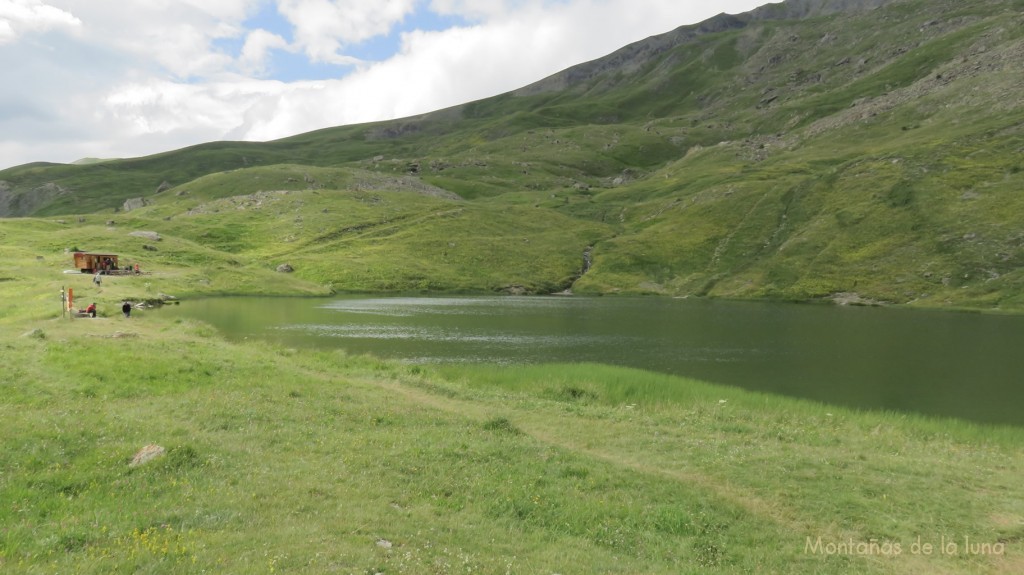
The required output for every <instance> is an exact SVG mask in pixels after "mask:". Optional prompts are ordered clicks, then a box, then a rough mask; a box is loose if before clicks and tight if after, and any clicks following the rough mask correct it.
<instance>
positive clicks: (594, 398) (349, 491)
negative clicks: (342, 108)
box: [0, 191, 1024, 574]
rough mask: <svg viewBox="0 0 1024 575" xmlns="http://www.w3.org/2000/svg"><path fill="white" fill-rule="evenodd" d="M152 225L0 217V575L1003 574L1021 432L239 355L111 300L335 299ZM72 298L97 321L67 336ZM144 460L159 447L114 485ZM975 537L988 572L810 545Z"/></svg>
mask: <svg viewBox="0 0 1024 575" xmlns="http://www.w3.org/2000/svg"><path fill="white" fill-rule="evenodd" d="M320 193H321V194H323V193H324V192H323V191H320ZM380 194H381V197H382V198H385V199H388V200H389V201H393V202H395V203H399V204H400V205H401V206H404V207H405V208H409V209H411V207H412V205H414V203H410V204H404V203H401V202H399V199H398V198H399V197H400V196H394V197H393V196H391V195H389V194H388V193H386V192H380ZM316 197H317V196H316V194H314V193H313V191H307V192H301V193H298V192H297V193H296V194H294V195H293V194H289V195H288V196H286V198H287V200H286V201H292V200H296V201H298V200H301V201H305V202H309V203H314V204H315V202H314V199H315V198H316ZM416 197H417V198H419V197H418V196H416ZM211 201H213V202H217V201H219V200H211ZM417 201H423V202H427V203H428V204H430V205H432V204H431V202H436V201H439V200H437V199H436V198H435V199H429V198H428V199H423V198H419V199H418V200H417ZM274 206H276V204H271V205H270V207H269V208H268V209H271V210H273V209H275V208H274ZM372 206H376V207H373V209H378V208H380V204H379V203H378V204H373V205H372ZM500 206H502V203H501V202H497V201H496V202H494V204H493V209H498V208H499V207H500ZM146 209H147V210H153V211H154V212H156V213H157V214H162V213H164V212H160V210H162V209H163V208H162V207H161V206H158V205H154V206H152V207H150V208H146ZM303 209H304V208H303ZM354 209H355V205H353V210H354ZM368 209H369V208H368ZM381 209H382V208H381ZM431 209H435V208H434V207H431ZM478 209H479V208H478ZM274 213H276V212H274ZM303 213H304V214H306V212H303ZM314 213H316V209H315V207H314V208H313V209H311V210H310V211H309V214H308V217H310V218H311V217H313V215H312V214H314ZM481 213H486V212H481ZM145 214H146V211H145V210H141V211H140V212H139V213H138V214H136V215H131V214H128V215H126V216H123V217H119V218H118V220H119V223H117V224H116V225H115V226H114V230H108V229H107V226H105V225H102V224H101V225H97V224H96V223H92V222H90V221H89V220H90V219H92V218H87V221H86V222H85V223H82V224H79V223H78V222H77V220H74V221H72V222H70V223H65V224H56V223H53V222H49V221H43V220H32V219H22V220H4V221H2V222H0V235H2V236H3V239H4V241H3V242H0V298H3V300H4V301H7V302H12V305H7V306H4V307H3V308H0V353H2V354H3V358H4V376H3V378H0V418H2V420H3V421H4V441H3V443H2V446H0V470H2V472H0V501H2V502H3V504H2V505H0V570H2V571H3V572H5V573H53V572H71V573H104V574H106V573H137V572H142V573H196V572H210V573H238V572H246V573H249V572H256V573H260V572H262V573H277V572H291V573H324V572H341V573H377V572H383V573H425V572H426V573H455V572H460V573H505V572H514V573H555V572H557V573H638V572H643V573H666V574H668V573H672V574H675V573H705V572H709V571H710V572H723V573H746V572H750V573H763V572H774V573H821V572H828V573H905V572H957V573H1007V574H1009V573H1015V572H1017V571H1019V567H1020V565H1021V560H1022V558H1021V557H1022V556H1021V547H1020V542H1021V540H1022V537H1024V507H1022V504H1021V502H1022V501H1024V497H1022V495H1024V494H1022V493H1021V487H1020V482H1019V481H1018V479H1019V477H1020V475H1021V472H1022V471H1024V469H1022V468H1021V466H1022V462H1024V457H1021V456H1022V455H1024V453H1022V451H1024V435H1022V432H1021V430H1020V429H1017V428H1006V427H992V426H983V425H974V424H968V423H965V422H960V421H954V420H938V419H929V418H923V417H917V416H909V415H903V414H894V413H861V412H856V411H851V410H848V409H843V408H838V407H834V406H828V405H822V404H817V403H812V402H806V401H798V400H793V399H785V398H780V397H773V396H767V395H761V394H754V393H748V392H744V391H740V390H736V389H732V388H726V387H720V386H714V385H709V384H705V383H700V382H696V381H692V380H687V379H682V378H676V377H670V376H665V375H658V374H653V373H648V372H644V371H639V370H629V369H623V368H612V367H607V366H599V365H548V366H531V367H507V366H504V367H487V366H458V367H436V368H431V367H424V366H409V365H402V364H398V363H390V362H386V361H381V360H378V359H375V358H370V357H351V356H346V355H345V354H343V353H340V352H324V351H312V350H296V349H290V348H285V347H280V346H276V345H271V344H266V343H261V342H257V341H251V342H245V343H230V342H228V341H225V340H224V339H222V338H221V337H220V336H219V335H218V334H217V332H216V331H215V330H214V329H213V328H211V327H210V326H208V325H204V324H202V323H198V322H193V321H184V320H181V321H179V320H171V319H168V318H166V317H165V316H162V315H161V314H160V312H159V311H154V310H141V311H137V312H135V313H134V314H133V317H132V318H131V319H124V318H122V317H121V316H120V313H119V311H118V310H119V304H120V302H121V301H122V300H123V299H126V298H127V299H145V298H149V297H152V298H156V297H158V294H159V293H167V294H172V295H177V296H178V297H196V296H199V295H202V294H207V293H238V294H249V293H251V294H261V293H276V294H282V295H283V294H292V295H300V294H311V293H312V294H322V293H325V292H324V288H323V286H321V285H319V284H318V283H316V282H310V281H307V280H304V279H302V278H300V277H298V272H296V273H295V274H277V273H274V272H272V271H268V270H267V267H268V266H267V265H266V262H265V261H264V260H265V259H266V258H267V254H268V253H271V252H270V251H266V250H270V249H272V247H273V246H272V245H271V244H262V243H260V244H257V245H255V246H253V247H251V248H245V249H241V250H240V251H238V252H237V253H232V254H224V253H222V252H220V251H217V250H212V249H209V248H204V247H202V246H201V245H200V244H199V243H197V241H193V240H192V239H189V238H187V237H178V236H176V235H174V234H170V233H169V232H168V231H167V230H162V231H161V233H168V235H167V236H165V238H164V239H163V240H162V241H160V242H155V243H156V244H157V246H158V250H159V251H156V252H150V251H144V250H141V248H138V250H139V251H137V252H135V251H133V250H134V249H136V248H134V247H133V246H135V245H136V243H135V242H136V240H137V239H135V238H131V237H130V236H128V235H127V233H126V232H127V231H128V229H136V228H137V227H141V228H147V227H150V224H156V223H158V222H163V221H164V220H162V217H164V216H162V215H154V218H153V219H152V220H147V219H146V218H145V217H144V216H145ZM237 214H238V217H240V218H243V219H245V218H252V217H253V214H251V213H248V212H246V211H237ZM129 216H130V217H129ZM136 217H138V218H140V219H139V220H135V219H134V218H136ZM196 217H200V216H196ZM305 217H307V216H305V215H304V218H305ZM177 218H178V216H175V217H173V218H172V219H171V220H170V222H169V224H170V223H173V222H174V221H175V220H176V219H177ZM259 221H260V220H259V218H255V219H254V220H253V221H252V223H253V225H255V224H256V223H258V222H259ZM285 221H286V222H289V223H288V225H291V222H292V218H291V217H289V218H288V219H287V220H285ZM228 222H230V219H228ZM129 224H132V225H129ZM135 224H138V226H136V225H135ZM143 224H145V225H143ZM169 224H168V225H169ZM264 225H268V226H270V225H271V224H270V223H265V224H264ZM524 225H525V222H524ZM446 228H447V229H453V230H454V229H455V227H453V226H452V225H451V224H450V223H449V224H448V225H447V226H446ZM168 229H170V228H168ZM188 229H192V228H187V227H182V228H181V230H180V231H181V233H182V234H183V235H184V234H185V232H186V231H187V230H188ZM194 229H195V233H198V234H201V233H203V231H202V230H203V228H202V226H197V227H195V228H194ZM267 229H272V228H267ZM256 237H259V235H257V236H256ZM76 239H77V240H82V241H81V243H83V244H84V243H85V242H84V240H88V242H89V244H90V245H93V244H94V243H96V242H100V241H106V242H108V243H107V244H105V245H109V246H111V247H113V248H115V250H116V251H119V252H121V253H125V254H127V255H130V256H133V257H134V256H136V255H138V256H139V257H141V258H144V259H143V269H144V270H149V271H151V272H152V274H151V275H143V276H137V277H127V278H119V277H110V278H107V280H106V281H105V282H104V284H103V288H102V290H96V289H95V288H94V287H93V286H92V285H91V283H90V277H89V276H87V275H83V274H63V273H61V272H62V270H63V269H65V268H66V267H68V265H69V263H70V256H69V255H67V254H65V253H64V252H63V248H64V247H65V246H66V245H67V244H69V243H71V242H74V241H76ZM232 258H234V259H235V260H237V261H236V262H235V263H232V262H231V261H230V260H231V259H232ZM192 261H202V262H205V264H204V265H203V266H202V267H196V266H195V265H194V264H191V263H189V262H192ZM62 286H66V287H72V288H74V290H75V292H76V294H78V296H77V298H78V301H79V302H82V301H86V300H88V301H93V300H95V301H97V302H98V303H99V306H100V317H99V318H97V319H95V320H92V319H74V320H72V319H68V318H61V317H60V312H59V309H60V308H59V293H60V290H61V287H62ZM149 444H157V445H160V446H162V447H164V448H165V449H166V453H165V455H164V456H163V457H161V458H158V459H156V460H154V461H152V462H150V463H148V464H145V465H142V466H138V467H132V466H130V465H129V463H130V461H131V459H132V457H133V455H134V454H135V453H136V452H137V451H139V450H140V449H141V448H142V447H143V446H146V445H149ZM964 536H968V537H970V538H971V539H972V540H974V541H977V542H983V543H987V544H990V545H995V544H1001V545H1002V546H1001V547H999V549H1002V550H1003V554H1001V555H967V554H962V555H960V556H957V557H953V556H949V555H940V554H935V555H931V556H925V555H914V554H911V553H909V552H904V553H903V554H901V555H900V556H899V557H877V556H858V555H852V556H851V555H822V554H820V553H815V552H813V549H812V550H810V551H809V549H808V545H809V543H808V541H809V540H810V541H811V545H812V546H813V545H816V542H817V538H818V537H821V538H822V542H823V543H822V544H823V545H828V544H830V543H831V544H833V545H836V544H839V543H843V542H847V541H850V540H851V539H852V540H853V541H856V542H865V543H870V542H871V541H872V540H875V541H879V542H883V543H890V544H895V543H900V544H901V545H902V546H903V548H904V549H908V548H909V545H910V544H911V543H912V542H914V541H915V540H916V538H917V537H921V538H922V541H924V542H931V543H933V544H938V542H939V541H941V538H942V537H947V538H951V537H956V538H958V539H961V540H962V537H964ZM808 538H810V539H808Z"/></svg>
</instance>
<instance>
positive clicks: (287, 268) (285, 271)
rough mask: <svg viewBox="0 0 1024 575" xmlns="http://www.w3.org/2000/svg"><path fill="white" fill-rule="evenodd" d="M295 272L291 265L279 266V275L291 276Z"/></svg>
mask: <svg viewBox="0 0 1024 575" xmlns="http://www.w3.org/2000/svg"><path fill="white" fill-rule="evenodd" d="M293 271H295V268H293V267H292V266H291V264H281V265H279V266H277V273H281V274H290V273H292V272H293Z"/></svg>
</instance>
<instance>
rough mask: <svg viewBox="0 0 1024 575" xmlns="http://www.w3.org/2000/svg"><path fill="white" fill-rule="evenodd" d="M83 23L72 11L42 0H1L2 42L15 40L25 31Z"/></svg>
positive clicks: (42, 30) (0, 27)
mask: <svg viewBox="0 0 1024 575" xmlns="http://www.w3.org/2000/svg"><path fill="white" fill-rule="evenodd" d="M81 24H82V22H81V20H79V19H78V18H76V17H75V16H74V15H73V14H71V13H70V12H67V11H65V10H61V9H60V8H55V7H53V6H51V5H49V4H46V3H44V2H41V1H40V0H0V44H4V43H8V42H13V41H15V40H16V39H17V38H18V37H19V36H20V35H21V34H24V33H32V32H45V31H47V30H51V29H54V28H75V27H77V26H80V25H81Z"/></svg>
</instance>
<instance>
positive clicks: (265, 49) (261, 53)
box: [239, 29, 291, 76]
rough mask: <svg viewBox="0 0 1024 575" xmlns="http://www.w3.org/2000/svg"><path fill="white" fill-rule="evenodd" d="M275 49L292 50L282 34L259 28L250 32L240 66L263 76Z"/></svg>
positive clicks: (247, 71) (251, 73)
mask: <svg viewBox="0 0 1024 575" xmlns="http://www.w3.org/2000/svg"><path fill="white" fill-rule="evenodd" d="M273 50H291V47H290V46H289V44H288V41H287V40H285V39H284V38H283V37H282V36H280V35H278V34H274V33H272V32H268V31H267V30H263V29H258V30H253V31H252V32H249V35H248V36H246V38H245V45H244V46H242V53H241V55H240V57H239V66H240V67H241V68H242V70H243V71H244V72H246V73H248V74H249V75H252V76H263V75H264V74H265V73H266V68H267V60H268V59H269V57H270V53H271V52H272V51H273Z"/></svg>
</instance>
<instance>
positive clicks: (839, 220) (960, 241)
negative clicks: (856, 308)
mask: <svg viewBox="0 0 1024 575" xmlns="http://www.w3.org/2000/svg"><path fill="white" fill-rule="evenodd" d="M1021 94H1024V2H1022V1H1020V0H1000V1H996V0H958V1H953V0H933V1H923V0H903V1H900V0H891V1H883V0H801V1H793V0H791V1H789V2H785V3H783V4H778V5H768V6H765V7H763V8H761V9H758V10H756V11H754V12H752V13H750V14H745V15H740V16H724V15H723V16H719V17H716V18H714V19H712V20H709V21H708V22H705V23H703V24H700V25H697V26H687V27H683V28H680V29H678V30H676V31H673V32H671V33H669V34H665V35H662V36H658V37H653V38H650V39H647V40H645V41H642V42H638V43H636V44H633V45H630V46H627V47H624V48H623V49H621V50H619V51H617V52H615V53H614V54H611V55H609V56H608V57H606V58H602V59H600V60H596V61H594V62H590V63H586V64H583V65H580V66H577V67H574V68H571V69H569V70H566V71H564V72H562V73H560V74H556V75H555V76H552V77H550V78H547V79H545V80H543V81H541V82H538V83H536V84H533V85H531V86H527V87H524V88H522V89H520V90H517V91H515V92H512V93H509V94H504V95H501V96H498V97H495V98H490V99H486V100H481V101H478V102H473V103H469V104H466V105H462V106H457V107H454V108H450V109H447V110H441V111H438V112H434V113H431V114H426V115H424V116H420V117H415V118H407V119H403V120H396V121H391V122H380V123H374V124H365V125H358V126H345V127H339V128H331V129H326V130H320V131H317V132H311V133H308V134H302V135H298V136H295V137H292V138H286V139H283V140H278V141H275V142H268V143H240V142H217V143H210V144H204V145H200V146H195V147H192V148H187V149H183V150H178V151H174V152H168V153H165V154H159V155H156V156H150V157H146V158H138V159H133V160H110V161H106V162H103V163H98V164H88V165H67V166H65V165H47V164H32V165H27V166H21V167H18V168H12V169H9V170H4V171H2V172H0V215H5V216H35V217H55V216H59V215H68V214H97V216H98V217H101V218H107V217H113V216H111V215H110V214H113V213H114V212H120V213H119V214H118V216H117V218H118V219H119V220H121V221H123V222H125V223H124V224H122V225H126V226H129V227H131V226H135V227H145V228H146V229H152V230H156V231H159V232H160V233H161V234H164V235H165V236H168V237H173V238H176V239H178V240H180V241H181V242H183V244H187V245H192V246H196V249H199V248H201V249H203V250H212V251H214V252H217V253H220V254H226V255H224V256H223V260H224V261H225V262H227V261H233V262H235V264H231V265H237V266H242V267H245V266H250V265H251V266H255V267H260V268H261V269H262V268H267V267H269V266H271V265H277V263H282V262H285V261H288V262H290V263H293V265H294V266H295V269H296V276H298V277H301V278H303V279H305V280H307V281H310V282H313V283H317V284H321V285H329V286H331V287H332V288H333V289H340V290H349V289H351V290H360V289H430V290H480V289H488V290H494V289H498V290H511V291H527V292H546V291H558V290H561V289H564V288H566V287H569V286H570V285H571V286H572V289H573V290H574V291H576V292H580V293H582V292H592V293H659V294H667V295H691V294H692V295H713V296H727V297H775V298H787V299H799V300H803V299H811V298H827V297H834V296H837V294H842V295H841V296H839V297H843V298H847V299H849V298H852V299H854V300H858V299H860V300H868V301H870V300H877V301H890V302H899V303H906V302H915V303H917V304H919V305H927V306H945V305H954V306H982V307H998V308H1001V309H1015V308H1020V307H1022V306H1024V277H1022V273H1021V271H1020V269H1021V266H1022V264H1024V252H1022V244H1024V229H1022V228H1021V227H1020V224H1019V222H1020V221H1021V219H1022V218H1021V215H1024V204H1022V202H1024V200H1022V199H1021V194H1020V191H1021V189H1022V187H1024V175H1022V173H1021V168H1022V165H1024V155H1022V154H1024V106H1022V102H1024V98H1022V96H1021ZM283 192H288V193H287V194H285V193H283ZM131 199H134V200H133V201H132V202H130V203H127V204H126V203H125V202H126V200H131ZM257 204H258V206H257ZM126 209H131V211H128V212H125V211H124V210H126ZM111 241H115V240H111ZM115 243H116V241H115ZM115 247H116V246H115ZM584 253H586V257H584ZM150 255H152V254H150ZM161 257H163V255H161ZM167 263H168V264H170V263H171V262H167ZM591 264H592V265H591ZM584 271H585V272H586V273H585V274H583V275H582V277H579V278H578V279H577V276H579V275H580V274H581V273H582V272H584Z"/></svg>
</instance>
